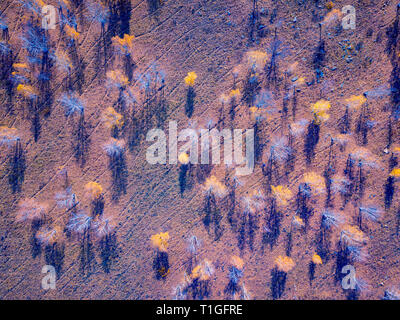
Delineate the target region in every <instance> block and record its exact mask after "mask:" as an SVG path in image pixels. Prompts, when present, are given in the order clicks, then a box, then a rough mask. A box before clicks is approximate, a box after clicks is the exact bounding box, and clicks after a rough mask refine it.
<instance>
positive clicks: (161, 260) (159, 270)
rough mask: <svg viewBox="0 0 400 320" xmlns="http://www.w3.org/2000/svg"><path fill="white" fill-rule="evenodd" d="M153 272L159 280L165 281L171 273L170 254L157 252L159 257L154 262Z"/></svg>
mask: <svg viewBox="0 0 400 320" xmlns="http://www.w3.org/2000/svg"><path fill="white" fill-rule="evenodd" d="M153 270H154V272H155V276H156V279H157V280H161V279H163V280H165V278H166V276H167V275H168V273H169V261H168V253H166V252H162V251H157V255H156V257H155V258H154V260H153Z"/></svg>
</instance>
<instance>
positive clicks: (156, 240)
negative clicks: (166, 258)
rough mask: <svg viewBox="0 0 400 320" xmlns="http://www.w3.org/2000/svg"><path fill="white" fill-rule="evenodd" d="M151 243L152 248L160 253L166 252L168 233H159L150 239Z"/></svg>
mask: <svg viewBox="0 0 400 320" xmlns="http://www.w3.org/2000/svg"><path fill="white" fill-rule="evenodd" d="M150 240H151V243H152V245H153V247H155V248H156V249H158V250H159V251H161V252H167V248H168V240H169V234H168V232H160V233H157V234H154V235H152V236H151V238H150Z"/></svg>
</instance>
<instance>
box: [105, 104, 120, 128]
mask: <svg viewBox="0 0 400 320" xmlns="http://www.w3.org/2000/svg"><path fill="white" fill-rule="evenodd" d="M103 121H104V123H105V124H106V126H107V127H108V128H110V129H113V128H115V127H116V128H118V129H121V128H122V126H123V125H124V120H123V116H122V114H120V113H118V112H117V111H115V109H114V108H113V107H108V108H107V109H106V110H104V112H103Z"/></svg>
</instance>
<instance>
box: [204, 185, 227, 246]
mask: <svg viewBox="0 0 400 320" xmlns="http://www.w3.org/2000/svg"><path fill="white" fill-rule="evenodd" d="M204 200H205V201H204V213H205V215H204V218H203V224H204V226H205V228H206V229H207V232H208V233H210V226H211V225H213V226H214V240H215V241H217V240H219V239H220V238H221V237H222V234H223V231H224V228H223V226H221V221H222V214H221V211H220V208H219V207H218V205H217V202H216V199H215V196H214V194H213V193H209V194H207V195H206V196H205V199H204Z"/></svg>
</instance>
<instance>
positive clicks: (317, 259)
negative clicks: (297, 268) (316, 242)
mask: <svg viewBox="0 0 400 320" xmlns="http://www.w3.org/2000/svg"><path fill="white" fill-rule="evenodd" d="M312 262H313V263H314V264H322V259H321V257H320V256H319V255H318V254H316V253H314V255H313V256H312Z"/></svg>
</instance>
